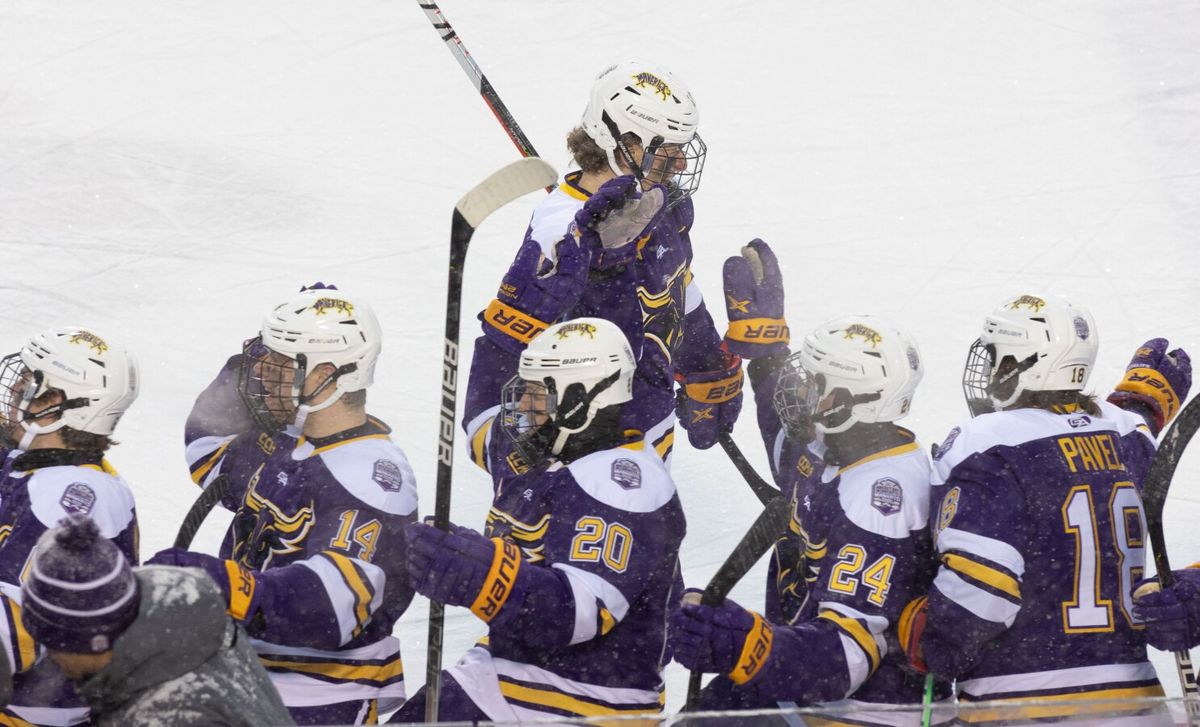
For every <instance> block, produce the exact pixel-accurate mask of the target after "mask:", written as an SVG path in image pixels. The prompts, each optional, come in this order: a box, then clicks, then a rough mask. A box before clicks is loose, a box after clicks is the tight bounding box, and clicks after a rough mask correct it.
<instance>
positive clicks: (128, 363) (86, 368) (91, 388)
mask: <svg viewBox="0 0 1200 727" xmlns="http://www.w3.org/2000/svg"><path fill="white" fill-rule="evenodd" d="M138 378H139V377H138V366H137V361H136V360H134V358H133V356H132V354H130V353H129V352H128V351H126V350H125V349H123V348H121V347H119V346H116V345H114V344H112V343H111V342H110V341H107V340H105V339H104V338H101V337H100V336H99V335H97V334H95V333H93V332H92V331H90V330H87V329H84V328H79V327H76V326H71V327H65V328H51V329H50V330H47V331H43V332H42V333H39V334H37V335H35V336H33V337H31V338H30V339H29V340H28V341H27V342H26V343H25V345H24V346H23V347H22V348H21V350H20V352H18V353H14V354H10V355H8V356H6V357H5V358H4V359H3V360H2V361H0V396H2V397H3V402H2V404H0V407H2V411H0V419H3V420H4V421H5V423H6V424H8V425H10V426H11V425H18V424H19V425H20V427H21V429H23V430H24V434H23V436H22V439H21V444H20V445H19V446H20V447H22V448H23V447H26V446H28V445H29V443H30V442H32V440H33V437H34V436H36V435H38V434H44V433H48V432H53V431H56V430H58V429H61V428H62V427H64V426H66V427H70V428H72V429H74V430H76V431H80V432H89V433H91V434H98V435H102V436H108V435H110V434H112V433H113V430H114V429H116V426H117V422H118V421H120V419H121V416H122V415H123V414H124V413H125V411H126V410H127V409H128V408H129V407H130V405H132V404H133V402H134V400H135V399H137V393H138ZM55 390H57V391H60V392H62V397H61V398H62V401H61V402H59V403H58V404H55V405H53V406H51V407H50V408H49V409H46V408H45V407H39V406H37V405H36V404H35V400H37V399H39V398H41V397H42V396H44V395H45V394H47V393H49V392H52V391H55ZM31 406H32V407H33V408H34V409H36V413H37V414H38V416H37V417H36V418H37V419H43V418H46V417H47V416H48V415H50V416H52V415H54V414H56V413H57V414H58V416H57V418H56V419H54V420H53V421H51V422H49V423H44V424H38V423H35V421H34V418H32V417H29V414H30V407H31Z"/></svg>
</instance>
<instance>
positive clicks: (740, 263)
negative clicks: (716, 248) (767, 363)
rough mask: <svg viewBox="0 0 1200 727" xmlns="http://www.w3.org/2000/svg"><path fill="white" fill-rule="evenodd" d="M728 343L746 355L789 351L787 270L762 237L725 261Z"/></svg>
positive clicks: (738, 352) (728, 345)
mask: <svg viewBox="0 0 1200 727" xmlns="http://www.w3.org/2000/svg"><path fill="white" fill-rule="evenodd" d="M724 277H725V311H726V313H728V315H729V329H728V330H727V331H726V332H725V345H726V346H727V347H728V348H729V350H730V351H732V352H734V353H736V354H737V355H739V356H741V357H743V358H755V357H756V356H770V355H773V354H778V353H785V352H786V351H787V350H788V348H787V347H788V341H789V340H790V335H791V332H790V331H789V329H788V325H787V320H785V319H784V314H783V274H782V273H781V272H780V270H779V261H778V260H776V259H775V253H774V252H772V251H771V248H770V247H769V246H768V245H767V243H765V242H763V241H762V240H759V239H754V240H751V241H750V244H748V245H746V246H745V247H743V248H742V254H741V255H739V256H736V257H731V258H729V259H727V260H726V261H725V269H724Z"/></svg>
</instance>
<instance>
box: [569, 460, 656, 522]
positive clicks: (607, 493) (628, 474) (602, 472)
mask: <svg viewBox="0 0 1200 727" xmlns="http://www.w3.org/2000/svg"><path fill="white" fill-rule="evenodd" d="M567 470H568V471H569V472H570V473H571V476H572V477H573V478H574V479H575V483H576V484H578V485H579V488H580V489H581V490H583V491H584V492H586V493H587V494H588V495H590V496H591V497H592V498H594V499H596V500H599V501H600V502H602V503H604V504H605V505H608V506H609V507H613V508H616V509H618V510H624V511H626V512H654V511H655V510H657V509H659V508H660V507H662V506H663V505H665V504H667V503H668V502H670V501H671V498H672V497H674V496H675V482H674V480H672V479H671V473H670V472H668V471H667V468H666V466H665V465H664V464H663V461H662V460H661V459H659V458H658V456H657V455H655V454H654V453H653V451H652V450H651V451H650V452H647V450H646V449H628V448H625V447H616V448H614V449H606V450H604V451H602V452H593V453H592V454H589V455H587V456H586V457H581V458H580V459H577V460H575V461H574V462H572V463H571V464H569V465H567Z"/></svg>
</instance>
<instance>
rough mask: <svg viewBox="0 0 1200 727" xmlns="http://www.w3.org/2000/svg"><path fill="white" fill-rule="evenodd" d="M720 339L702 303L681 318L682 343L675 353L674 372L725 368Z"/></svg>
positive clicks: (685, 372)
mask: <svg viewBox="0 0 1200 727" xmlns="http://www.w3.org/2000/svg"><path fill="white" fill-rule="evenodd" d="M722 340H723V339H722V337H721V334H720V333H717V327H716V326H715V325H714V324H713V319H712V316H711V315H709V313H708V308H707V306H705V304H704V302H703V301H701V303H700V305H698V306H696V308H695V309H694V310H693V311H692V312H691V313H688V314H687V315H685V316H684V317H683V341H682V342H680V344H679V349H678V350H677V351H676V352H675V370H676V371H678V372H680V373H683V374H692V373H700V372H703V371H719V370H721V369H723V368H725V354H724V352H723V351H722V350H721V341H722Z"/></svg>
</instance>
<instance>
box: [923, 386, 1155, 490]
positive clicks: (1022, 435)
mask: <svg viewBox="0 0 1200 727" xmlns="http://www.w3.org/2000/svg"><path fill="white" fill-rule="evenodd" d="M1099 404H1100V416H1092V415H1091V414H1085V413H1083V412H1072V413H1067V414H1056V413H1054V412H1050V411H1046V410H1044V409H1012V410H1008V411H998V412H991V413H988V414H983V415H980V416H978V417H975V418H974V419H970V420H968V421H966V422H963V423H962V424H960V425H958V426H956V427H954V428H953V429H951V430H950V433H949V434H948V435H947V436H946V440H945V441H944V442H942V443H941V444H940V445H939V446H938V449H937V453H936V454H935V455H934V462H933V474H934V477H933V484H935V485H940V484H944V483H945V482H946V480H947V479H948V478H949V477H950V472H951V471H953V470H954V468H955V467H957V466H958V465H960V464H962V462H963V461H964V460H966V459H967V458H968V457H970V456H971V455H974V454H979V453H981V452H986V451H988V450H989V449H992V448H994V447H1017V446H1020V445H1022V444H1025V443H1027V442H1033V441H1036V440H1038V439H1045V438H1047V437H1054V436H1058V435H1060V434H1070V433H1074V434H1086V433H1090V432H1115V433H1116V434H1117V435H1118V436H1122V437H1123V436H1126V435H1128V434H1132V433H1134V432H1140V433H1141V434H1142V435H1144V436H1146V437H1147V438H1149V440H1150V441H1154V437H1153V435H1151V434H1150V429H1149V428H1148V427H1147V426H1146V422H1145V421H1144V420H1143V419H1142V418H1141V417H1140V416H1138V415H1136V414H1132V413H1130V412H1127V411H1125V410H1124V409H1121V408H1120V407H1117V406H1113V405H1112V404H1109V403H1108V402H1103V401H1102V402H1099Z"/></svg>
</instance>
